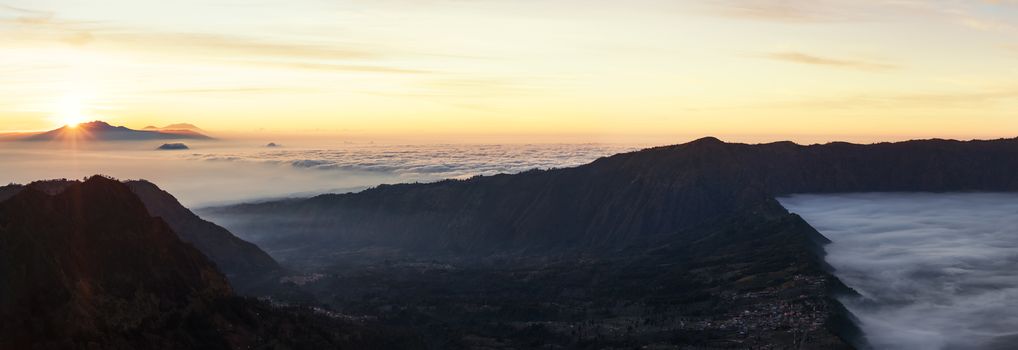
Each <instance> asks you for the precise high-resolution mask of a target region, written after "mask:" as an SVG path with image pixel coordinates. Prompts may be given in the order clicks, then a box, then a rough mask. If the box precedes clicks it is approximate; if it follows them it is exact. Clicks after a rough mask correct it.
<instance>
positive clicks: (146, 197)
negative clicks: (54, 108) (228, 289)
mask: <svg viewBox="0 0 1018 350" xmlns="http://www.w3.org/2000/svg"><path fill="white" fill-rule="evenodd" d="M76 183H77V182H76V181H70V180H48V181H37V182H35V183H33V184H32V187H33V188H34V189H36V190H39V191H42V192H45V193H48V194H56V193H60V192H63V191H64V190H65V189H66V188H67V187H70V186H72V185H74V184H76ZM125 184H126V185H127V187H128V188H130V190H131V191H132V192H133V193H134V194H135V195H137V196H138V198H139V199H140V200H141V202H142V203H143V204H144V205H145V209H146V210H147V211H148V214H149V215H151V216H154V217H159V218H161V219H163V221H165V222H166V223H167V224H168V225H169V226H170V228H171V229H172V230H173V232H175V234H176V235H177V236H178V237H179V238H180V239H181V240H183V241H184V242H187V243H191V244H193V245H194V246H195V248H198V250H200V251H201V252H202V253H203V254H205V255H206V256H208V257H209V258H210V259H211V260H212V261H213V262H214V263H215V264H216V266H217V268H218V269H220V270H221V271H223V272H224V273H225V274H226V276H227V278H228V279H229V280H230V283H231V285H233V286H234V287H235V288H237V290H238V291H239V292H240V293H241V294H249V293H256V294H258V293H261V292H268V291H270V290H272V289H274V288H277V287H278V286H277V284H278V283H277V282H276V280H277V279H278V278H279V277H280V275H281V274H282V273H283V271H282V268H281V267H280V266H279V264H278V263H277V262H276V261H275V260H274V259H272V257H270V256H269V255H268V254H266V253H265V252H264V251H262V250H261V249H260V248H258V246H256V245H254V244H251V243H250V242H247V241H244V240H242V239H240V238H237V236H234V235H233V234H232V233H230V231H227V230H226V229H225V228H223V227H221V226H219V225H216V224H214V223H212V222H209V221H206V220H203V219H202V218H200V217H198V216H197V215H195V214H194V213H192V212H191V211H190V210H189V209H187V208H186V207H184V206H183V205H182V204H180V202H178V201H177V199H176V198H174V197H173V195H171V194H169V193H168V192H166V191H163V190H162V189H160V188H159V187H158V186H156V185H155V184H153V183H151V182H148V181H144V180H139V181H127V182H125ZM24 189H25V186H22V185H17V184H11V185H7V186H2V187H0V201H3V200H6V199H7V198H10V197H12V196H14V195H15V194H17V193H18V192H20V191H22V190H24Z"/></svg>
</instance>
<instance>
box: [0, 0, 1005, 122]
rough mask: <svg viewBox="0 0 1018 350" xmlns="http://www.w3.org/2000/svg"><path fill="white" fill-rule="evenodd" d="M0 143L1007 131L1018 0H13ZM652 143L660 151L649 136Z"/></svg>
mask: <svg viewBox="0 0 1018 350" xmlns="http://www.w3.org/2000/svg"><path fill="white" fill-rule="evenodd" d="M0 37H2V38H3V39H0V81H2V82H3V84H0V120H2V123H0V130H6V131H15V130H44V129H51V128H54V127H57V126H60V125H62V124H65V123H67V122H73V121H76V120H93V119H102V120H106V121H109V122H111V123H113V124H119V125H126V126H129V127H135V128H140V127H143V126H146V125H165V124H169V123H176V122H190V123H194V124H198V125H199V126H201V127H203V128H205V129H209V130H212V131H214V132H219V133H248V134H250V133H277V134H279V133H282V134H316V135H338V136H343V137H356V138H394V139H399V138H419V139H434V140H445V141H448V140H477V141H486V140H488V141H503V140H518V141H542V142H544V141H549V142H553V141H568V142H573V141H618V142H667V141H668V140H678V139H687V138H693V137H696V136H699V135H716V136H721V137H724V138H727V139H737V140H777V139H793V140H798V141H804V142H812V141H823V140H833V139H845V140H857V141H873V140H895V139H904V138H913V137H950V138H991V137H1013V136H1016V135H1018V3H1016V2H1014V1H1006V0H1000V1H979V0H968V1H961V0H959V1H900V0H897V1H876V0H874V1H858V0H856V1H847V0H811V1H805V0H802V1H798V0H786V1H778V0H758V1H754V0H745V1H734V0H733V1H725V0H713V1H665V0H635V1H626V2H619V1H607V0H587V1H579V0H558V1H508V0H476V1H456V0H414V1H411V0H374V1H368V0H349V1H339V2H329V1H311V0H307V1H261V2H257V3H256V4H247V3H243V2H237V1H234V0H215V1H197V0H188V1H172V2H155V1H128V0H117V1H89V2H87V3H85V2H75V1H50V0H31V1H23V0H22V1H13V2H11V1H8V2H4V4H3V5H0ZM658 140H660V141H658Z"/></svg>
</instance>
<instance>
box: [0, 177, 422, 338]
mask: <svg viewBox="0 0 1018 350" xmlns="http://www.w3.org/2000/svg"><path fill="white" fill-rule="evenodd" d="M40 187H45V186H40ZM45 189H46V188H37V187H36V186H35V185H28V186H27V188H25V189H23V190H22V191H20V192H19V193H18V194H16V195H14V196H12V197H10V198H8V199H7V200H5V201H2V202H0V280H3V281H4V283H3V284H2V285H0V348H4V349H7V348H11V349H27V348H41V349H45V348H61V349H67V348H102V349H132V348H149V349H181V348H198V347H200V348H206V349H231V348H232V349H240V348H251V347H256V346H270V347H275V346H280V347H283V348H290V347H307V348H322V347H326V348H334V347H353V348H378V347H382V348H405V347H407V346H411V347H412V346H413V345H412V344H413V342H407V340H404V339H412V338H407V337H406V336H403V335H399V334H397V333H391V334H390V336H384V337H383V333H381V330H380V329H375V330H371V329H368V328H364V327H363V326H357V325H352V324H345V323H343V322H340V321H338V320H335V319H332V318H330V317H326V316H322V315H316V314H314V313H312V312H310V311H303V310H300V309H291V310H287V309H279V308H273V307H270V306H268V305H264V304H261V303H259V302H255V301H250V300H246V299H241V298H237V297H234V296H233V292H232V291H231V288H230V287H229V285H228V283H227V281H226V278H225V277H224V276H223V275H222V274H221V273H220V272H219V271H217V270H216V268H215V266H214V265H213V264H212V263H211V262H210V261H209V260H208V259H207V258H206V257H205V256H203V255H202V254H201V253H200V252H199V251H198V250H196V249H194V248H193V247H191V246H190V245H189V244H186V243H184V242H182V241H181V240H179V239H178V238H177V236H176V234H174V233H173V231H172V230H171V228H170V226H169V225H167V224H166V223H165V222H164V221H163V220H162V219H159V218H153V217H151V216H149V215H148V213H147V211H146V209H145V206H144V205H143V204H142V203H141V201H140V200H139V199H138V198H137V196H135V195H134V194H133V193H132V192H131V191H130V189H128V188H127V186H125V185H124V184H122V183H120V182H118V181H115V180H110V179H106V178H102V177H93V178H90V179H89V180H88V181H85V182H83V183H77V182H75V183H71V184H69V185H66V186H63V190H61V191H59V192H57V193H48V192H47V191H46V190H45Z"/></svg>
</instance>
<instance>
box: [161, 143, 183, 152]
mask: <svg viewBox="0 0 1018 350" xmlns="http://www.w3.org/2000/svg"><path fill="white" fill-rule="evenodd" d="M156 149H157V150H160V151H176V150H185V149H190V147H187V145H185V144H183V143H164V144H162V145H161V146H159V147H157V148H156Z"/></svg>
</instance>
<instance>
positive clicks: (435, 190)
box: [208, 138, 1018, 254]
mask: <svg viewBox="0 0 1018 350" xmlns="http://www.w3.org/2000/svg"><path fill="white" fill-rule="evenodd" d="M1016 168H1018V139H1008V140H997V141H971V142H960V141H948V140H928V141H910V142H902V143H881V144H874V145H853V144H847V143H832V144H826V145H814V146H800V145H796V144H794V143H790V142H782V143H772V144H763V145H747V144H729V143H724V142H721V141H720V140H717V139H715V138H705V139H700V140H697V141H694V142H691V143H687V144H683V145H677V146H668V147H659V148H651V149H647V150H643V151H638V152H632V153H626V154H620V155H616V156H612V157H607V158H602V159H599V160H597V161H595V162H593V163H591V164H588V165H584V166H580V167H576V168H569V169H558V170H549V171H536V170H535V171H529V172H525V173H522V174H516V175H496V176H487V177H476V178H472V179H468V180H449V181H442V182H437V183H430V184H403V185H383V186H379V187H377V188H374V189H370V190H367V191H363V192H360V193H351V194H338V195H337V194H329V195H322V196H318V197H314V198H310V199H306V200H286V201H274V202H265V203H259V204H249V205H238V206H233V207H226V208H218V209H213V210H209V211H208V213H210V214H212V215H215V216H217V217H220V218H223V219H224V220H227V221H228V222H238V223H241V222H243V224H239V226H237V227H238V229H239V230H240V231H241V232H245V233H246V234H251V235H252V236H258V237H274V238H278V239H281V240H287V239H290V238H297V237H299V238H298V239H300V240H304V239H316V238H317V239H322V240H325V241H327V242H328V243H329V244H330V245H332V246H343V247H349V246H357V245H365V246H370V245H386V246H394V247H399V248H403V249H413V250H439V251H466V252H475V253H480V254H484V253H487V252H491V251H507V250H520V251H534V250H537V251H539V250H548V249H552V250H557V249H563V248H565V249H607V250H619V249H624V248H625V247H627V246H629V245H634V244H651V245H652V244H653V242H655V241H658V240H660V239H668V238H669V237H672V236H674V235H675V234H677V233H681V232H683V231H686V230H689V229H693V228H697V227H702V226H703V225H704V224H705V223H712V222H716V221H719V220H724V219H725V218H727V217H730V216H733V215H740V214H742V213H746V212H758V213H772V214H774V215H780V214H781V212H782V211H783V209H782V208H781V207H780V205H778V204H777V203H776V202H775V201H774V199H773V197H774V196H776V195H783V194H791V193H806V192H809V193H816V192H865V191H1015V190H1018V173H1016V172H1014V171H1012V170H1011V169H1016ZM230 215H243V219H240V218H239V217H238V220H233V219H231V218H230V217H229V216H230ZM280 216H284V217H286V218H291V219H298V218H299V219H300V220H301V221H302V222H303V223H304V224H303V225H300V227H295V228H293V229H290V230H286V231H285V232H286V234H285V236H273V235H272V234H271V233H270V232H267V231H273V230H277V229H278V228H279V227H278V225H277V222H275V221H274V220H276V219H277V218H279V217H280ZM259 217H261V218H263V219H264V220H259ZM240 227H242V228H240ZM277 231H278V230H277ZM278 232H284V231H278ZM274 238H268V239H274Z"/></svg>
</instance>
